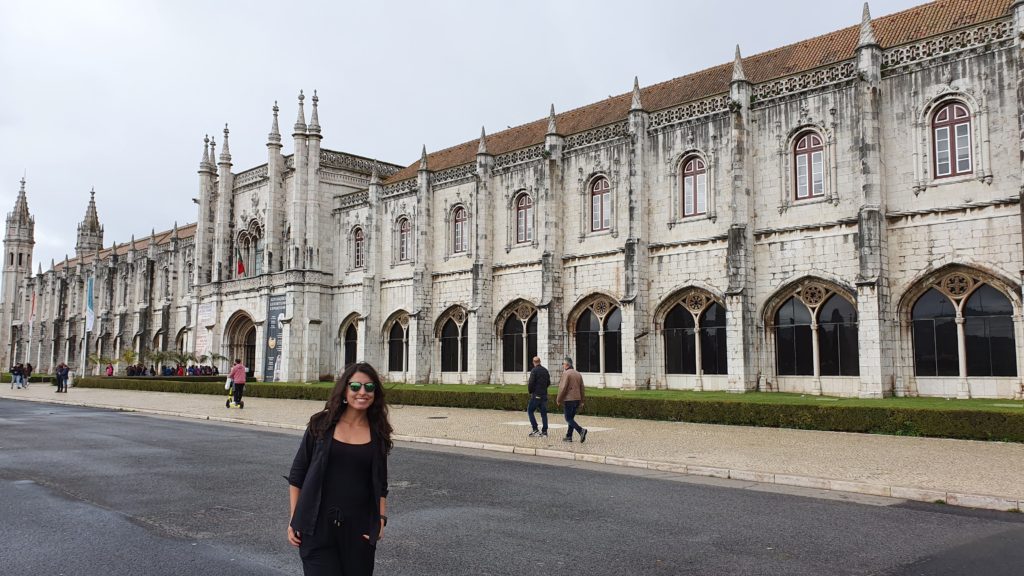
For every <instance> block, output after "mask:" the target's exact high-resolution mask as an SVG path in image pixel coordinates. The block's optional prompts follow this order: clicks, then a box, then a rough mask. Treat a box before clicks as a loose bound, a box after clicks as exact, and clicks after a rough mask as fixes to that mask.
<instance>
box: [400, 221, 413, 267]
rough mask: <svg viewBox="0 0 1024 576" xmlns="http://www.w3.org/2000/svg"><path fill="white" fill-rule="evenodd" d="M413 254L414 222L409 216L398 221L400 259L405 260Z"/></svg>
mask: <svg viewBox="0 0 1024 576" xmlns="http://www.w3.org/2000/svg"><path fill="white" fill-rule="evenodd" d="M411 255H412V223H411V222H409V219H408V218H402V219H401V220H399V221H398V260H399V261H401V262H405V261H406V260H409V258H410V256H411Z"/></svg>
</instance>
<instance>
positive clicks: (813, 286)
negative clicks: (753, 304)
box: [760, 275, 857, 329]
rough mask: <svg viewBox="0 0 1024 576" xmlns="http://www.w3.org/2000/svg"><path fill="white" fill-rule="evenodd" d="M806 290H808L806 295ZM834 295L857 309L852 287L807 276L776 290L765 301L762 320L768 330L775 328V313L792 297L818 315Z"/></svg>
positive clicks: (762, 308) (855, 295)
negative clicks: (798, 299)
mask: <svg viewBox="0 0 1024 576" xmlns="http://www.w3.org/2000/svg"><path fill="white" fill-rule="evenodd" d="M804 290H807V293H806V294H805V295H804ZM832 294H838V295H839V296H841V297H843V298H845V299H846V300H847V301H849V302H850V304H852V305H853V307H854V309H856V308H857V291H856V290H854V289H853V288H852V287H850V286H848V285H846V284H843V283H840V282H837V281H834V280H828V279H826V278H824V277H822V276H820V275H807V276H801V277H800V278H797V279H796V280H792V281H790V282H787V283H785V284H783V285H782V286H780V287H779V288H778V289H776V290H775V292H774V293H773V294H772V295H771V296H769V297H768V299H767V300H765V303H764V305H762V307H761V314H760V318H761V319H762V322H763V323H764V326H765V328H766V329H768V328H770V327H771V326H773V325H774V322H775V320H774V317H775V313H776V312H777V311H778V309H779V306H782V305H783V304H785V303H786V301H787V300H789V298H790V297H791V296H798V297H800V300H801V301H802V302H803V303H804V304H806V305H807V307H808V308H815V310H814V313H815V314H816V313H817V308H819V307H820V306H821V305H822V304H824V303H825V302H827V301H828V299H829V297H830V296H831V295H832ZM805 296H806V298H805Z"/></svg>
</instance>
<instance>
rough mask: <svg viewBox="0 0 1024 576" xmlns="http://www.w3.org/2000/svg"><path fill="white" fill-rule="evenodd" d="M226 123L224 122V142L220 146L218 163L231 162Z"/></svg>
mask: <svg viewBox="0 0 1024 576" xmlns="http://www.w3.org/2000/svg"><path fill="white" fill-rule="evenodd" d="M228 132H230V130H228V125H227V124H224V144H222V145H221V147H220V163H221V164H231V150H229V149H228Z"/></svg>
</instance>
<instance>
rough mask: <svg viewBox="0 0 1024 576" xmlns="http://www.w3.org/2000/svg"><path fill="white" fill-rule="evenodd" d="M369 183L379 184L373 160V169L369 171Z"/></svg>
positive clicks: (378, 176) (378, 174)
mask: <svg viewBox="0 0 1024 576" xmlns="http://www.w3.org/2000/svg"><path fill="white" fill-rule="evenodd" d="M370 184H380V173H379V172H378V170H377V161H376V160H374V161H373V171H371V172H370Z"/></svg>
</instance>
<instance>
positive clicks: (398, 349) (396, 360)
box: [388, 322, 405, 372]
mask: <svg viewBox="0 0 1024 576" xmlns="http://www.w3.org/2000/svg"><path fill="white" fill-rule="evenodd" d="M388 370H389V371H391V372H402V371H404V370H405V330H403V329H402V325H401V324H399V323H398V322H395V323H394V324H392V325H391V331H390V332H389V333H388Z"/></svg>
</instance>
